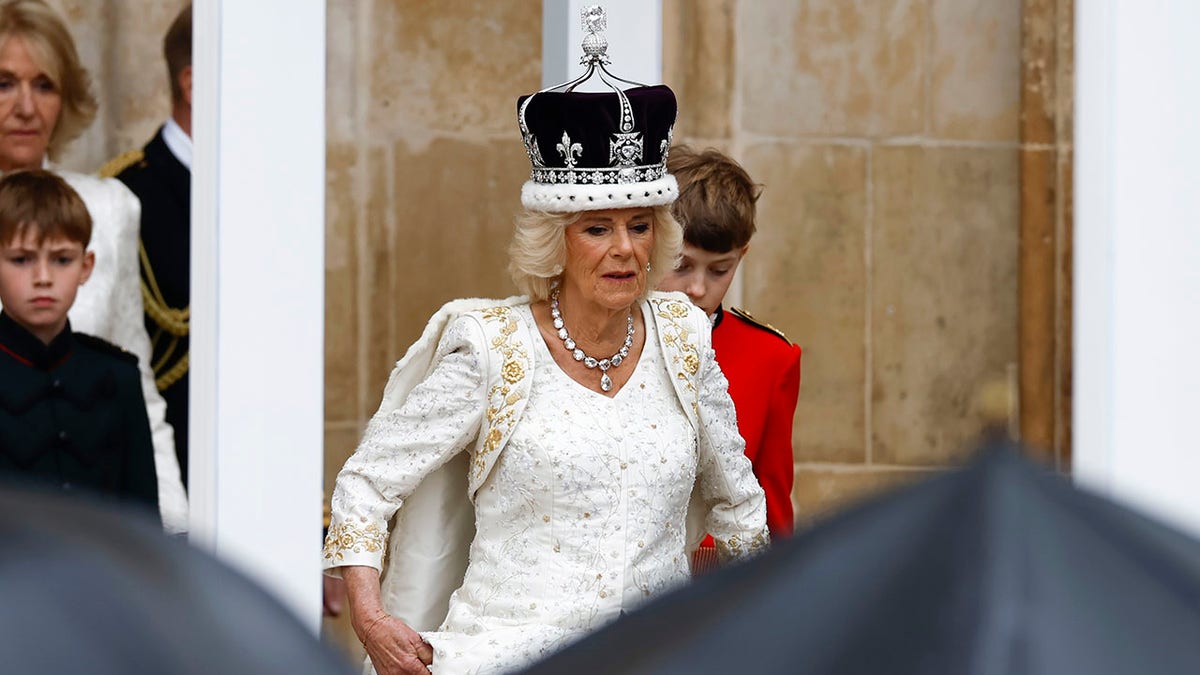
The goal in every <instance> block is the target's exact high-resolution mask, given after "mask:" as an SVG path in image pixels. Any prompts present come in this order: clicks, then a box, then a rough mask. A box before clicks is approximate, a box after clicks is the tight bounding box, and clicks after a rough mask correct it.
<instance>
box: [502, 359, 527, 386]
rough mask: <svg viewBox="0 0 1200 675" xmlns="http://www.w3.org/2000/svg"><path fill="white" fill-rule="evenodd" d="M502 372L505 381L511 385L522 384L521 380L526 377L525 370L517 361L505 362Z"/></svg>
mask: <svg viewBox="0 0 1200 675" xmlns="http://www.w3.org/2000/svg"><path fill="white" fill-rule="evenodd" d="M500 372H501V374H503V375H504V381H505V382H508V383H509V384H512V383H514V382H520V381H521V378H523V377H525V368H524V366H522V365H521V364H520V363H519V362H517V361H505V362H504V367H503V368H501V369H500Z"/></svg>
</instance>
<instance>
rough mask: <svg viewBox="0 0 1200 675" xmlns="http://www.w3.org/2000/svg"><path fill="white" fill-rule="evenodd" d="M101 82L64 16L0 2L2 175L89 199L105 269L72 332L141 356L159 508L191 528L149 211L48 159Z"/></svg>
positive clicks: (118, 189)
mask: <svg viewBox="0 0 1200 675" xmlns="http://www.w3.org/2000/svg"><path fill="white" fill-rule="evenodd" d="M96 107H97V105H96V99H95V97H94V96H93V95H92V92H91V81H90V78H89V76H88V73H87V70H85V69H84V68H83V66H82V64H80V62H79V54H78V53H77V51H76V49H75V42H74V40H72V39H71V34H70V32H69V31H68V30H67V28H66V26H65V25H64V24H63V22H62V20H61V19H60V18H59V17H58V15H57V14H55V13H54V11H53V10H52V9H50V7H48V6H47V5H46V4H45V3H44V2H42V1H41V0H7V1H5V2H3V3H0V171H6V172H7V171H19V170H22V169H34V168H43V167H45V168H49V169H50V170H52V171H54V172H56V173H58V174H59V175H60V176H62V177H63V179H65V180H66V181H67V183H69V184H70V185H71V187H72V188H74V189H75V191H76V192H78V193H79V195H80V196H81V197H82V198H83V201H84V203H85V204H87V208H88V211H89V213H90V214H91V216H92V221H93V231H92V242H91V246H92V250H93V251H94V252H95V254H96V265H95V268H94V270H93V271H92V276H91V279H90V280H89V282H88V283H87V284H86V285H85V286H83V287H82V288H81V289H80V291H79V295H78V296H77V297H76V301H75V305H74V307H73V308H72V309H71V311H70V313H69V314H68V318H69V319H70V321H71V327H72V328H73V329H74V330H76V331H79V332H83V333H89V334H91V335H95V336H98V337H101V338H104V339H106V340H108V341H109V342H112V343H114V344H116V345H118V346H120V347H122V348H124V349H125V350H126V351H129V352H132V353H133V354H134V355H136V356H137V357H138V361H139V364H138V365H139V367H140V368H141V371H142V393H143V395H144V397H145V399H146V407H147V413H148V415H149V418H150V426H151V431H152V433H153V440H154V461H155V466H156V471H157V473H158V496H159V509H160V511H161V514H162V518H163V524H164V526H165V527H166V529H167V530H168V531H170V532H182V531H184V530H185V529H186V527H187V497H186V496H185V493H184V490H183V483H182V481H181V480H180V478H179V463H178V460H176V458H175V450H174V441H173V436H172V432H171V427H170V426H169V425H167V423H166V420H165V417H164V415H165V411H166V404H165V403H163V399H162V397H161V396H160V395H159V393H158V390H157V388H155V386H154V379H153V374H152V371H151V370H150V338H149V336H148V335H147V334H146V329H145V326H144V324H143V322H142V294H141V286H140V277H139V273H138V216H139V213H140V206H139V204H138V201H137V198H136V197H134V196H133V193H131V192H130V191H129V190H128V189H127V188H126V187H125V186H124V185H122V184H121V183H120V182H118V181H117V180H114V179H99V178H95V177H92V176H86V175H83V174H78V173H73V172H70V171H62V170H60V169H58V168H57V167H55V166H53V164H50V163H49V161H48V159H49V158H52V157H55V156H57V155H58V154H59V153H61V152H62V150H63V148H64V147H66V145H67V144H68V143H70V142H71V141H72V140H73V139H75V138H76V137H77V136H79V134H80V133H82V132H83V130H84V129H86V128H87V127H88V125H90V124H91V122H92V119H93V118H94V117H95V115H96Z"/></svg>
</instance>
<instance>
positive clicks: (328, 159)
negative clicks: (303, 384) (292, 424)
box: [325, 144, 362, 423]
mask: <svg viewBox="0 0 1200 675" xmlns="http://www.w3.org/2000/svg"><path fill="white" fill-rule="evenodd" d="M325 163H326V170H325V176H326V178H325V180H326V191H325V194H326V202H325V421H326V422H327V423H328V422H343V423H344V422H357V420H358V419H359V412H358V399H359V389H360V388H359V378H358V353H359V350H358V336H359V331H358V315H359V311H358V309H359V294H358V281H357V280H358V269H357V268H358V255H357V247H358V237H357V231H358V228H357V222H358V198H359V194H360V190H358V189H357V185H358V184H359V181H358V176H359V175H360V174H361V173H362V172H361V169H360V167H359V161H358V152H357V150H356V149H355V147H354V146H353V145H348V144H329V145H328V146H327V147H326V150H325Z"/></svg>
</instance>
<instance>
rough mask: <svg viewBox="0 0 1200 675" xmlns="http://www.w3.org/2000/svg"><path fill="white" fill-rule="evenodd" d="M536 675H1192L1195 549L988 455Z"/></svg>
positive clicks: (608, 632) (843, 520) (1197, 586)
mask: <svg viewBox="0 0 1200 675" xmlns="http://www.w3.org/2000/svg"><path fill="white" fill-rule="evenodd" d="M527 672H528V673H531V674H539V673H571V674H572V675H584V674H587V673H718V672H725V673H736V672H747V673H789V674H790V673H817V674H823V673H847V674H858V673H871V674H876V673H881V674H888V675H892V674H905V673H922V674H942V673H945V674H954V675H963V674H985V675H991V674H997V675H999V674H1005V675H1008V674H1014V675H1015V674H1017V673H1020V674H1022V675H1025V674H1041V673H1047V674H1049V673H1054V674H1063V673H1067V674H1071V673H1088V674H1089V675H1093V674H1100V675H1105V674H1109V673H1113V674H1115V673H1122V674H1124V673H1155V674H1156V675H1174V674H1176V673H1178V674H1184V673H1186V674H1188V675H1195V674H1196V673H1200V543H1197V542H1196V541H1194V540H1192V539H1189V538H1187V537H1185V536H1183V535H1182V534H1179V533H1178V532H1176V531H1174V530H1170V529H1168V528H1166V527H1164V526H1162V525H1159V524H1157V523H1155V522H1153V521H1150V520H1148V519H1146V518H1144V517H1142V516H1139V515H1138V514H1136V513H1134V512H1132V511H1130V510H1128V509H1125V508H1122V507H1120V506H1117V505H1115V504H1113V503H1111V502H1108V501H1106V500H1104V499H1101V498H1099V497H1095V496H1092V495H1089V494H1086V493H1084V492H1082V491H1080V490H1077V489H1076V488H1074V487H1073V486H1072V485H1071V484H1070V483H1069V482H1067V480H1065V479H1063V478H1061V477H1059V476H1057V475H1054V474H1051V473H1049V472H1045V471H1043V470H1041V469H1040V468H1037V467H1035V466H1033V465H1031V464H1029V463H1027V462H1026V461H1025V460H1023V459H1021V458H1020V457H1019V456H1018V454H1017V453H1016V451H1015V450H1014V449H1012V448H993V449H990V450H988V451H985V452H984V453H981V455H980V457H979V459H977V460H976V461H975V462H974V463H973V464H971V465H970V466H968V467H966V468H963V469H960V470H957V471H953V472H950V473H947V474H944V475H941V476H939V477H936V478H934V479H931V480H929V481H927V482H925V483H922V484H919V485H916V486H913V487H911V488H908V489H905V490H903V491H901V492H898V493H895V494H893V495H890V496H887V497H883V498H880V499H878V500H875V501H873V502H870V503H868V504H865V505H863V506H861V507H859V508H856V509H854V510H852V511H850V512H847V513H845V514H843V515H842V516H840V517H836V518H834V519H831V520H830V521H828V522H826V523H825V524H823V525H821V526H818V527H816V528H814V529H813V530H812V531H810V532H809V533H807V534H804V535H802V536H799V537H797V538H795V539H793V540H791V541H788V542H786V543H784V544H782V545H779V546H777V547H776V548H775V549H774V550H772V551H771V552H770V553H769V554H767V555H765V556H763V557H762V558H759V559H757V560H754V561H751V562H749V563H747V564H744V565H741V566H737V567H733V568H731V569H728V570H724V571H722V572H720V573H718V574H715V575H709V576H707V577H703V578H701V579H699V580H698V581H697V582H696V583H694V584H692V585H690V586H688V587H686V588H683V589H681V590H679V591H677V592H675V593H673V594H670V595H668V596H665V597H663V598H662V599H660V600H659V601H657V602H654V603H652V604H650V605H649V606H647V607H645V608H644V609H643V610H641V611H638V612H634V613H632V614H630V615H628V616H626V617H624V618H622V619H620V620H618V621H617V622H615V623H614V624H612V625H610V626H608V627H607V628H605V629H603V630H601V631H599V632H597V633H596V634H594V635H592V636H590V637H588V638H586V639H584V640H582V641H580V642H579V643H577V644H576V645H574V646H572V647H569V648H567V649H566V650H564V651H563V652H560V653H559V654H557V655H554V656H551V657H550V658H549V659H547V660H546V661H543V662H542V663H540V664H537V665H535V666H534V667H532V668H531V669H529V670H528V671H527Z"/></svg>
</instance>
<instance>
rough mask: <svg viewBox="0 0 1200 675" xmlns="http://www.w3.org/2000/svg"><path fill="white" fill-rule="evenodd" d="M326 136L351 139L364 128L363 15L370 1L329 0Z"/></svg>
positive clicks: (328, 137) (326, 51) (326, 56)
mask: <svg viewBox="0 0 1200 675" xmlns="http://www.w3.org/2000/svg"><path fill="white" fill-rule="evenodd" d="M325 7H326V9H325V139H326V140H327V141H329V142H337V141H348V140H351V139H353V138H355V137H356V136H357V135H358V134H359V133H361V132H362V131H363V121H362V119H361V116H360V113H361V107H360V104H361V103H362V102H365V101H366V100H367V97H365V96H361V95H360V93H361V92H362V89H363V80H362V76H363V73H362V72H361V69H360V68H359V65H358V64H359V56H360V54H361V51H360V46H361V45H362V39H361V31H362V23H363V22H362V21H361V20H360V19H361V16H360V15H361V14H362V13H363V12H365V11H367V8H368V6H367V4H366V3H363V2H359V0H329V1H328V2H326V4H325Z"/></svg>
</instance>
